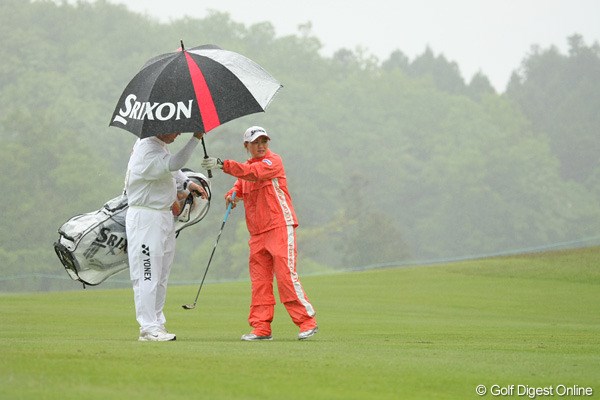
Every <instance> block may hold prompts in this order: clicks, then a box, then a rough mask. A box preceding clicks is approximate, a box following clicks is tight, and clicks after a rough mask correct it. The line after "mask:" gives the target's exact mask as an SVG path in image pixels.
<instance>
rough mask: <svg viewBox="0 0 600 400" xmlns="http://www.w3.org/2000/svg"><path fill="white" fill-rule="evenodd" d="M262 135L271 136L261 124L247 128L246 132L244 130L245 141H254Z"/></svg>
mask: <svg viewBox="0 0 600 400" xmlns="http://www.w3.org/2000/svg"><path fill="white" fill-rule="evenodd" d="M261 136H266V137H267V138H269V135H268V134H267V131H265V129H264V128H261V127H260V126H251V127H250V128H248V129H246V132H244V142H254V141H255V140H256V139H257V138H259V137H261ZM269 139H271V138H269Z"/></svg>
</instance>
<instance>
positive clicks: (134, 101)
mask: <svg viewBox="0 0 600 400" xmlns="http://www.w3.org/2000/svg"><path fill="white" fill-rule="evenodd" d="M281 87H282V85H281V84H280V83H279V82H278V81H277V80H276V79H275V78H273V77H272V76H271V75H270V74H269V73H268V72H266V71H265V70H264V69H263V68H262V67H261V66H260V65H258V64H257V63H255V62H254V61H252V60H250V59H248V58H246V57H244V56H243V55H241V54H238V53H235V52H232V51H228V50H224V49H221V48H220V47H218V46H214V45H205V46H199V47H194V48H192V49H190V50H185V48H184V46H183V42H182V43H181V48H180V49H179V50H177V51H175V52H172V53H166V54H162V55H159V56H157V57H154V58H152V59H150V60H149V61H147V62H146V64H145V65H144V66H143V67H142V69H141V70H140V71H139V72H138V73H137V75H135V76H134V77H133V79H132V80H131V81H130V82H129V84H128V85H127V87H126V88H125V90H124V91H123V94H121V98H120V99H119V102H118V103H117V106H116V108H115V111H114V113H113V115H112V118H111V121H110V124H109V125H110V126H115V127H118V128H122V129H125V130H127V131H129V132H131V133H133V134H135V135H136V136H138V137H140V138H145V137H149V136H156V135H160V134H167V133H175V132H208V131H210V130H211V129H213V128H216V127H217V126H219V125H221V124H224V123H225V122H228V121H231V120H233V119H236V118H239V117H242V116H244V115H248V114H254V113H257V112H263V111H265V109H266V108H267V106H268V105H269V103H270V102H271V100H272V99H273V97H274V96H275V94H276V93H277V92H278V91H279V89H280V88H281Z"/></svg>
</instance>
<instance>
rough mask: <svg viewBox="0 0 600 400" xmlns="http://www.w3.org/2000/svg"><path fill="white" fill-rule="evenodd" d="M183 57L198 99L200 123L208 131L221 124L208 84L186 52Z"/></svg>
mask: <svg viewBox="0 0 600 400" xmlns="http://www.w3.org/2000/svg"><path fill="white" fill-rule="evenodd" d="M185 59H186V61H187V64H188V68H189V70H190V75H191V77H192V86H193V87H194V92H195V93H196V100H197V101H198V108H199V109H200V116H201V117H202V123H203V124H204V131H205V132H208V131H210V130H211V129H213V128H216V127H217V126H219V125H221V121H219V116H218V115H217V109H216V108H215V102H214V101H213V98H212V95H211V94H210V90H209V89H208V85H207V84H206V79H204V74H202V71H201V70H200V67H198V65H197V64H196V63H195V62H194V60H193V59H192V57H191V56H190V55H189V54H188V53H187V52H186V53H185Z"/></svg>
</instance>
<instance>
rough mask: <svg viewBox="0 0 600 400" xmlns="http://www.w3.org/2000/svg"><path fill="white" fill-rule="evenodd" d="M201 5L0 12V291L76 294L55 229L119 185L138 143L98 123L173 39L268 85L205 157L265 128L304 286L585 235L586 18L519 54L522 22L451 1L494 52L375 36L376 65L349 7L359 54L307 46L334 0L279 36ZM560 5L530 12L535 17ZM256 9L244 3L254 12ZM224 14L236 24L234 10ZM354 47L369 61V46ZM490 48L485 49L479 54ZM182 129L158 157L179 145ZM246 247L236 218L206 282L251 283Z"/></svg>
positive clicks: (595, 54) (33, 5) (598, 73)
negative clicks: (284, 190)
mask: <svg viewBox="0 0 600 400" xmlns="http://www.w3.org/2000/svg"><path fill="white" fill-rule="evenodd" d="M140 3H141V2H138V3H137V4H138V6H139V4H140ZM209 3H210V2H205V3H204V2H198V3H195V4H196V5H195V6H194V7H195V8H191V6H190V5H189V3H187V2H178V1H172V2H169V4H170V6H171V7H170V9H177V10H180V9H181V10H183V14H179V13H177V14H170V13H161V11H159V10H162V8H161V7H163V5H164V4H165V3H163V2H160V6H159V4H158V3H156V8H154V6H152V4H154V3H153V2H152V1H148V2H143V7H144V9H143V10H140V9H139V8H138V9H130V8H128V7H132V8H135V7H136V6H135V4H136V3H135V2H133V1H130V2H128V4H122V3H118V2H114V1H110V2H109V1H103V0H98V1H95V2H84V1H81V2H60V1H23V0H5V1H3V2H2V4H1V5H0V30H1V31H2V35H3V41H2V44H1V45H0V89H1V90H0V135H2V136H1V137H2V140H3V146H2V147H0V153H1V156H0V162H1V163H2V164H3V165H2V171H3V174H0V183H1V185H2V188H3V190H2V194H1V195H0V197H1V198H2V201H1V202H0V204H1V207H2V209H1V210H0V211H1V212H2V226H1V227H0V266H1V267H0V268H2V271H3V274H2V278H0V290H2V291H19V290H21V291H37V290H58V289H61V290H62V289H78V288H80V287H81V286H80V285H79V284H78V283H76V282H74V281H71V280H70V278H68V276H67V275H66V273H65V271H64V268H63V267H62V265H61V264H60V262H59V260H58V258H57V257H56V255H55V254H54V250H53V248H52V244H53V243H54V241H56V240H57V239H58V233H57V229H58V228H59V227H60V226H61V225H62V224H63V223H64V222H66V220H67V219H69V218H70V217H72V216H74V215H76V214H81V213H86V212H91V211H94V210H97V209H99V208H100V207H102V205H103V204H104V203H105V202H106V201H108V200H109V199H111V198H113V197H115V196H117V195H118V194H119V193H120V192H121V190H122V186H123V177H124V172H125V168H126V164H127V160H128V157H129V153H130V150H131V147H132V146H133V143H134V141H135V137H134V136H133V135H132V134H130V133H128V132H126V131H124V130H120V129H117V128H109V127H108V123H109V119H110V116H111V115H112V112H113V110H114V107H115V105H116V102H117V100H118V98H119V96H120V94H121V92H122V90H123V88H124V87H125V85H126V84H127V82H128V81H129V80H130V79H131V77H133V75H134V74H135V73H136V72H137V71H138V69H139V68H140V67H141V66H142V65H143V64H144V62H145V61H146V60H148V59H149V58H151V57H153V56H155V55H157V54H162V53H166V52H171V51H174V50H175V49H176V48H177V47H178V46H179V40H183V41H184V42H185V43H186V46H187V47H193V46H196V45H200V44H207V43H212V44H217V45H219V46H221V47H223V48H226V49H228V50H233V51H237V52H239V53H241V54H244V55H246V56H247V57H249V58H251V59H253V60H254V61H256V62H258V63H259V64H260V65H262V66H263V67H264V68H265V69H266V70H267V71H269V72H270V73H271V74H273V76H275V77H276V78H277V79H278V80H279V81H280V82H281V83H282V84H283V85H284V88H283V89H282V91H281V92H280V93H279V94H278V95H277V96H276V98H275V99H274V101H273V103H272V105H271V106H270V107H269V109H268V110H267V112H266V113H264V114H263V113H261V114H255V115H251V116H246V117H244V118H241V119H239V120H235V121H231V122H229V123H227V124H225V125H223V126H221V127H218V128H216V129H215V130H213V131H211V132H210V133H209V134H208V135H207V137H206V142H207V147H208V151H209V154H211V155H213V156H218V157H221V158H232V159H236V160H240V161H241V160H244V159H245V158H246V154H245V152H244V149H243V146H242V143H241V134H242V132H243V131H244V130H245V129H246V128H247V127H248V126H250V125H262V126H264V127H265V128H266V129H267V130H268V131H269V133H270V135H271V137H272V139H273V140H272V143H271V147H272V149H273V150H274V151H275V152H277V153H279V154H280V155H282V157H283V159H284V162H285V165H286V170H287V174H288V178H289V182H288V183H289V186H290V191H291V194H292V197H293V199H294V204H295V208H296V212H297V214H298V217H299V220H300V228H299V230H298V240H299V251H300V254H299V257H300V260H299V264H298V270H299V273H300V274H324V273H334V272H336V271H346V270H357V269H365V268H376V267H380V266H394V265H409V264H410V265H414V264H419V263H430V262H436V261H441V260H451V259H460V258H473V257H485V256H490V255H495V254H507V253H514V252H524V251H532V250H539V249H556V248H564V247H577V246H588V245H596V244H598V243H600V233H599V232H598V227H599V226H600V165H599V162H598V154H599V152H600V141H599V139H598V138H599V133H600V132H599V130H600V117H599V115H598V112H597V110H598V109H599V108H600V46H599V44H598V39H597V38H598V37H599V36H598V34H597V33H594V32H593V31H592V34H591V36H590V37H587V36H586V35H585V32H584V33H582V32H583V30H584V29H589V27H588V25H587V24H583V25H580V27H581V29H582V30H581V31H580V30H579V29H576V28H577V26H579V25H577V24H575V25H577V26H573V30H571V26H572V25H570V23H569V22H568V21H569V19H568V18H567V16H568V15H570V14H568V13H567V12H565V13H564V14H562V15H561V17H562V19H561V21H562V25H560V26H558V25H557V26H556V31H559V32H560V31H561V30H562V29H566V31H565V32H564V35H563V36H562V37H560V38H559V39H557V40H556V42H553V41H552V42H547V40H548V38H546V37H544V40H542V41H540V42H536V41H529V40H528V39H527V37H528V36H527V35H524V36H523V37H522V38H521V39H520V40H519V41H518V44H517V42H515V40H516V39H515V37H514V36H513V31H518V29H516V27H515V29H513V30H510V28H511V26H512V25H511V24H510V23H508V22H507V20H506V18H505V17H504V16H503V15H505V14H496V17H498V18H499V19H500V20H501V22H503V26H505V29H504V30H502V31H499V30H492V29H491V27H492V26H494V24H493V23H491V20H490V19H489V16H488V15H489V14H488V11H483V10H481V9H480V8H479V6H475V5H474V4H473V2H458V3H457V4H458V5H461V6H469V5H471V6H472V8H471V9H466V10H465V9H460V8H459V9H460V10H462V11H461V12H460V15H469V18H471V19H470V21H478V22H477V24H479V23H481V21H487V26H490V29H489V30H490V32H491V33H492V36H494V37H497V38H500V39H501V38H503V37H505V39H506V42H507V43H510V45H509V44H506V45H505V46H494V45H489V46H484V45H483V44H482V43H481V41H486V39H485V38H486V37H488V36H486V35H483V34H481V35H480V36H477V38H478V39H477V40H475V39H474V37H475V36H474V35H473V40H470V41H469V40H465V41H464V43H463V46H461V47H460V48H461V49H462V50H461V51H460V52H459V51H458V50H446V48H443V47H444V46H445V45H442V44H440V48H436V47H434V46H433V45H432V44H431V43H434V42H435V40H436V37H438V35H439V34H435V32H437V31H436V30H435V29H433V28H432V29H431V31H429V30H426V31H424V32H421V35H419V34H416V33H415V34H413V35H410V36H411V40H404V39H403V37H407V36H408V35H398V37H397V38H396V39H395V40H392V41H391V42H388V44H386V48H389V49H390V50H389V53H387V54H386V53H385V50H381V49H379V47H378V44H379V43H371V42H370V40H375V39H367V37H368V34H369V33H370V32H371V31H373V30H377V29H375V28H369V27H368V26H367V25H366V22H367V20H368V21H369V22H371V21H370V20H371V19H373V20H376V18H374V17H372V16H373V15H374V14H362V20H363V21H364V22H365V25H363V24H360V23H354V24H353V30H352V32H353V34H356V32H359V33H360V32H361V30H362V32H364V34H362V35H360V36H361V38H363V39H364V40H365V42H362V41H360V42H356V39H353V38H352V37H353V36H352V35H350V34H348V40H349V42H348V43H345V44H343V45H342V46H341V47H338V48H336V47H335V45H334V44H333V43H338V42H336V41H337V40H339V39H335V36H329V34H327V33H326V32H328V31H327V30H323V31H322V32H323V37H321V36H320V35H319V34H318V33H317V32H318V31H317V29H324V28H322V24H323V23H322V22H321V21H322V20H321V19H320V18H321V16H322V15H329V14H328V13H329V12H331V8H330V5H327V6H323V7H321V8H319V7H318V6H317V5H315V6H314V7H313V9H312V10H310V12H311V15H312V16H313V17H314V22H313V20H312V19H305V17H306V15H305V14H302V12H300V11H298V13H296V12H294V9H293V7H297V5H294V6H292V5H290V6H289V8H288V9H287V10H288V14H289V15H294V16H295V17H296V18H301V21H304V22H301V23H300V24H299V25H298V26H296V27H295V30H294V31H287V29H290V28H289V27H287V28H285V29H286V31H285V32H284V33H280V32H279V30H278V29H276V26H277V24H278V23H280V18H278V17H277V16H276V15H273V16H272V18H273V21H270V20H268V19H267V18H260V15H265V16H267V15H268V13H267V12H266V11H265V12H263V13H259V16H256V14H252V13H250V12H248V14H247V15H246V14H245V13H244V12H243V10H245V8H244V7H247V5H241V4H237V2H225V3H224V4H229V5H233V4H236V5H237V6H239V10H238V9H237V8H232V9H231V10H232V11H230V10H227V9H222V8H221V10H219V9H216V8H217V7H216V6H215V7H213V9H212V11H206V8H204V7H208V6H209ZM335 3H336V2H332V4H335ZM531 3H538V4H539V3H540V2H534V1H532V2H531ZM559 3H560V5H561V6H562V5H563V3H564V2H552V1H550V2H544V4H546V5H547V7H546V8H540V9H539V10H538V11H539V16H540V17H543V16H544V15H547V14H545V13H547V12H548V9H553V7H558V5H559ZM584 3H585V4H588V5H589V7H590V8H587V9H586V11H587V12H588V13H589V14H591V12H592V11H594V8H593V7H597V6H595V5H594V6H593V7H592V5H591V3H586V2H583V1H581V2H580V1H575V2H572V3H570V4H572V5H573V7H572V8H573V9H574V10H576V11H573V15H579V16H583V15H587V14H585V13H583V12H582V11H581V10H580V9H578V8H577V7H576V5H577V4H580V5H583V4H584ZM200 4H202V5H200ZM344 4H346V7H342V6H340V8H341V9H342V10H340V13H342V14H341V15H346V16H347V18H341V19H340V21H341V22H343V21H346V20H352V18H351V17H354V16H355V15H356V13H357V12H358V11H357V10H358V9H353V7H355V6H356V5H355V3H353V2H348V3H344ZM424 4H426V5H432V4H434V3H432V2H424ZM435 4H437V6H438V8H436V10H437V11H440V10H441V9H440V8H439V3H435ZM490 4H497V3H495V2H491V3H490ZM515 4H516V3H515ZM527 4H530V3H529V2H527ZM184 5H185V6H184ZM254 5H255V7H256V8H258V9H260V7H259V6H260V5H261V4H260V2H258V3H255V4H254ZM338 5H339V3H338ZM178 6H181V7H178ZM228 7H229V6H228ZM277 7H281V6H280V5H279V6H276V7H274V8H273V9H274V10H278V8H277ZM305 7H306V8H309V7H308V4H305ZM356 7H358V6H356ZM494 7H497V5H496V6H492V9H495V10H496V11H498V9H497V8H494ZM195 9H198V12H200V14H201V15H194V12H195V11H194V10H195ZM264 9H265V10H266V9H267V8H266V7H265V8H264ZM382 9H383V8H382ZM508 9H511V10H513V11H514V14H511V18H513V19H514V21H515V22H517V21H524V20H527V19H528V18H532V21H533V20H534V19H533V16H532V15H531V14H527V13H525V12H526V11H527V10H529V6H523V9H522V11H523V12H524V13H525V14H523V15H521V14H519V13H518V12H517V10H514V9H513V8H510V7H509V8H508ZM508 9H504V12H505V13H506V12H508ZM319 10H322V13H323V14H321V11H319ZM352 10H354V11H353V13H351V12H350V11H352ZM402 10H403V9H398V10H393V9H392V10H388V11H389V12H387V13H386V15H390V14H391V15H397V16H398V20H399V21H401V20H402V19H403V18H406V16H405V14H409V13H408V12H407V13H403V12H402ZM553 10H554V11H555V12H558V9H557V8H554V9H553ZM561 10H562V9H561ZM150 11H152V13H151V12H150ZM188 11H189V13H188ZM392 11H393V12H392ZM437 11H436V12H435V13H434V12H433V11H431V13H429V14H425V15H424V16H422V17H421V18H419V17H418V16H420V15H422V14H420V12H418V11H417V10H416V9H414V10H412V12H411V13H410V14H411V15H413V18H412V19H413V21H412V23H413V24H416V25H415V26H419V22H421V25H423V26H428V24H430V23H435V21H438V22H439V18H441V15H443V16H444V18H446V19H447V20H449V21H450V22H447V23H450V24H451V25H452V24H453V25H455V26H460V27H463V30H464V29H466V30H467V31H469V29H476V27H477V26H478V25H476V24H475V23H473V25H468V24H467V25H466V27H469V26H470V28H468V29H467V28H465V23H464V22H463V21H461V20H460V19H456V20H454V21H453V20H452V19H451V18H452V16H453V15H455V14H452V13H450V12H447V13H438V12H437ZM467 11H470V13H468V12H467ZM239 12H242V13H244V14H245V15H244V16H243V17H236V15H237V13H239ZM279 12H282V11H281V8H279ZM421 12H423V11H421ZM453 12H455V13H456V12H457V11H456V10H454V11H453ZM344 13H346V14H344ZM288 14H277V15H287V17H285V18H284V17H281V19H282V20H283V19H286V18H289V15H288ZM595 15H598V14H597V13H596V14H595ZM477 16H481V18H477ZM484 16H488V17H485V18H484ZM500 17H501V18H500ZM255 18H259V19H255ZM329 18H330V20H329V21H331V18H333V17H331V16H330V17H329ZM431 20H433V22H432V21H431ZM540 20H541V21H545V22H544V23H549V20H545V19H544V18H541V19H540ZM540 20H536V21H540ZM444 21H446V20H444ZM511 21H512V20H511ZM293 22H296V21H293ZM509 22H510V21H509ZM521 24H522V25H526V24H524V23H521ZM532 24H533V22H532ZM332 25H335V24H333V23H332ZM397 25H398V26H402V25H404V24H402V23H398V24H397ZM517 25H519V24H517ZM338 26H339V28H338V30H342V31H343V30H344V29H343V27H344V26H345V25H344V24H343V23H340V24H339V25H338ZM382 26H385V23H383V22H382ZM444 26H448V25H444ZM559 27H560V29H559ZM509 30H510V31H511V33H510V34H509V33H508V31H509ZM355 31H356V32H355ZM378 31H382V29H379V30H378ZM459 31H460V30H459ZM348 32H349V31H348ZM415 32H418V30H416V31H415ZM452 32H453V31H452V30H448V31H445V33H446V36H447V39H448V41H447V42H442V43H447V45H448V46H449V47H448V49H453V47H452V46H453V45H456V43H457V42H460V40H457V39H452V38H453V37H460V35H458V36H456V34H453V33H452ZM471 32H473V33H475V31H471ZM337 33H338V34H339V32H337ZM430 34H431V36H430V39H429V40H430V41H431V43H429V40H428V39H426V38H427V37H428V35H430ZM463 34H464V33H463ZM486 34H487V33H486ZM343 36H344V35H343ZM388 36H389V38H390V39H392V38H393V36H394V34H393V33H392V31H389V32H388ZM419 36H422V37H423V38H425V39H423V38H421V39H419V38H418V37H419ZM517 36H518V35H517ZM415 38H416V39H415ZM500 39H498V40H500ZM327 41H329V42H327ZM500 42H501V40H500ZM325 43H329V44H327V45H325ZM473 44H474V47H472V46H473ZM369 45H372V46H373V49H377V50H376V51H378V52H380V51H381V52H383V53H381V55H376V54H374V53H373V52H371V51H370V50H369V48H370V47H367V46H369ZM403 45H406V46H407V48H408V47H410V46H417V49H416V50H415V49H414V48H412V49H411V50H404V49H403ZM419 47H420V49H419ZM483 48H485V50H486V51H485V52H484V51H483V50H482V49H483ZM505 48H510V49H511V54H514V51H515V49H524V50H523V51H522V52H521V53H520V55H519V56H518V57H519V58H518V61H515V62H514V64H512V65H507V59H510V58H511V57H514V56H513V55H511V56H510V57H509V56H506V54H505V50H506V49H505ZM490 49H491V50H490ZM374 51H375V50H374ZM409 51H410V52H411V53H409ZM446 51H449V52H450V51H452V52H455V54H457V57H458V55H460V57H461V58H462V59H464V63H465V64H467V65H469V67H463V65H462V63H463V61H455V59H454V56H449V55H448V54H446ZM487 51H491V52H492V53H491V54H492V56H487V55H486V56H484V54H486V52H487ZM413 52H414V53H413ZM462 52H464V55H465V56H464V57H463V55H462ZM490 59H491V60H492V62H493V63H494V64H497V65H499V66H502V68H501V70H502V72H497V71H493V74H494V75H493V76H494V82H492V80H491V78H490V76H488V74H487V71H486V70H485V68H484V66H485V65H489V64H488V63H489V62H490ZM463 68H468V69H471V71H470V72H468V73H465V70H466V69H463ZM182 136H183V137H181V138H180V139H179V141H178V142H176V143H175V144H174V145H173V146H172V149H173V150H177V149H178V146H180V145H182V144H183V143H184V142H185V135H182ZM201 157H202V155H201V154H200V151H198V152H197V154H196V155H195V156H194V157H193V158H192V160H191V161H190V165H189V167H190V168H192V169H196V170H198V168H199V164H200V160H201ZM233 181H234V180H233V178H232V177H230V176H228V175H224V174H222V173H220V172H218V171H216V173H215V177H214V178H213V192H214V194H215V201H214V202H213V204H212V207H211V210H210V212H209V215H208V216H207V217H206V219H205V220H203V221H202V222H201V223H200V224H198V225H195V226H193V227H190V228H186V230H184V231H182V234H181V235H180V237H179V238H178V244H177V246H178V252H177V256H176V260H175V265H174V268H173V273H172V282H173V283H192V282H197V281H198V280H199V279H200V277H201V275H202V272H203V270H204V267H205V265H206V262H207V259H208V256H209V254H210V251H211V249H212V246H213V244H214V240H215V238H216V235H217V233H218V229H219V227H220V223H221V221H222V218H223V213H224V211H225V209H224V204H223V203H222V202H220V201H219V199H220V198H221V197H222V194H224V193H225V191H226V190H227V189H229V187H230V186H231V185H232V184H233ZM247 238H248V234H247V231H246V227H245V223H244V218H243V209H242V208H238V209H236V210H235V212H234V213H232V215H231V217H230V219H229V221H228V224H227V227H226V229H225V231H224V233H223V237H222V238H221V240H220V242H219V249H218V252H217V253H216V254H215V259H214V260H213V264H214V266H211V271H210V273H209V276H208V278H207V279H208V280H209V281H213V282H214V281H224V280H238V279H247V270H246V269H247V261H246V260H247ZM127 278H128V276H127V274H126V273H121V274H120V275H117V276H115V277H113V278H110V280H109V281H107V282H105V283H103V284H102V285H101V286H100V287H113V286H115V285H124V286H128V285H129V282H128V280H127Z"/></svg>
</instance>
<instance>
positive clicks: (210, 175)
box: [202, 136, 212, 178]
mask: <svg viewBox="0 0 600 400" xmlns="http://www.w3.org/2000/svg"><path fill="white" fill-rule="evenodd" d="M202 148H203V149H204V159H207V158H208V153H206V145H205V144H204V136H202ZM207 171H208V177H209V178H212V171H211V170H210V169H209V170H207Z"/></svg>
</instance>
